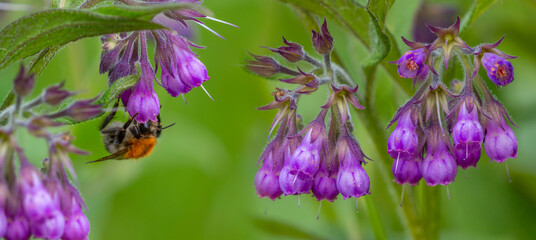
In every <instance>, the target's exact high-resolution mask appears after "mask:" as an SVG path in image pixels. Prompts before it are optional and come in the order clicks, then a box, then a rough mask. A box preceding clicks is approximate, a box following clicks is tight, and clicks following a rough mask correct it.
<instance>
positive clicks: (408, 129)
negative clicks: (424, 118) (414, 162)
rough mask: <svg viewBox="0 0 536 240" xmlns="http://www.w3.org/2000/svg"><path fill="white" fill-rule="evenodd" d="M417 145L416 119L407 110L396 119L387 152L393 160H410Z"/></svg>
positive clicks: (388, 141)
mask: <svg viewBox="0 0 536 240" xmlns="http://www.w3.org/2000/svg"><path fill="white" fill-rule="evenodd" d="M418 143H419V137H418V135H417V127H416V118H415V115H414V114H412V111H411V110H408V111H407V112H406V113H404V114H403V115H402V116H401V117H400V118H399V119H398V123H397V124H396V128H395V130H394V131H393V132H392V133H391V135H390V136H389V139H388V140H387V152H388V153H389V155H391V157H392V158H393V159H397V160H398V159H405V160H411V159H413V156H414V154H415V151H416V149H417V145H418Z"/></svg>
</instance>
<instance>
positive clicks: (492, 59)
mask: <svg viewBox="0 0 536 240" xmlns="http://www.w3.org/2000/svg"><path fill="white" fill-rule="evenodd" d="M482 65H483V66H484V68H485V69H486V72H487V74H488V77H489V79H490V80H491V81H492V82H493V83H495V84H497V85H499V86H506V85H508V84H510V83H511V82H512V81H514V67H513V66H512V63H510V61H508V60H506V59H504V58H503V57H501V56H499V55H497V54H494V53H489V52H487V53H484V55H483V56H482Z"/></svg>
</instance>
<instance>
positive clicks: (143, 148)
mask: <svg viewBox="0 0 536 240" xmlns="http://www.w3.org/2000/svg"><path fill="white" fill-rule="evenodd" d="M131 141H132V142H131V144H132V145H130V149H129V151H128V152H127V153H126V154H125V158H127V159H128V158H141V157H145V156H147V155H149V154H150V153H151V152H152V151H153V148H154V145H155V144H156V138H154V137H151V138H140V139H136V138H133V139H132V140H131Z"/></svg>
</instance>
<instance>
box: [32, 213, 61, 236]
mask: <svg viewBox="0 0 536 240" xmlns="http://www.w3.org/2000/svg"><path fill="white" fill-rule="evenodd" d="M64 227H65V218H64V217H63V214H62V213H61V211H60V210H59V209H57V210H55V211H54V212H52V214H51V215H50V216H48V217H45V218H44V219H41V220H40V221H37V222H32V224H31V230H32V233H33V236H34V237H36V238H44V239H59V238H60V237H61V236H62V235H63V230H64Z"/></svg>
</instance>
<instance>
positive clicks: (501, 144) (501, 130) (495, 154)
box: [484, 119, 517, 163]
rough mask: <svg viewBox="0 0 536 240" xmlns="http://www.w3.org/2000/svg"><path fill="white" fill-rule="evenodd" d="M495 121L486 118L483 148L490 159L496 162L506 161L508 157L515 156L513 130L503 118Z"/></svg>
mask: <svg viewBox="0 0 536 240" xmlns="http://www.w3.org/2000/svg"><path fill="white" fill-rule="evenodd" d="M501 120H502V122H500V123H497V122H495V121H493V120H489V119H488V120H486V139H485V141H484V149H485V150H486V154H487V155H488V156H489V158H490V159H491V160H492V161H496V162H498V163H500V162H504V161H506V159H508V158H516V157H517V139H516V135H515V134H514V131H512V129H511V128H510V127H509V126H508V124H506V121H504V119H501Z"/></svg>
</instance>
